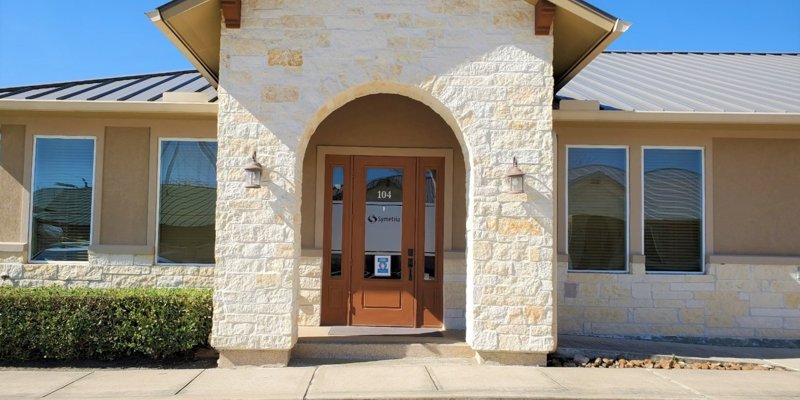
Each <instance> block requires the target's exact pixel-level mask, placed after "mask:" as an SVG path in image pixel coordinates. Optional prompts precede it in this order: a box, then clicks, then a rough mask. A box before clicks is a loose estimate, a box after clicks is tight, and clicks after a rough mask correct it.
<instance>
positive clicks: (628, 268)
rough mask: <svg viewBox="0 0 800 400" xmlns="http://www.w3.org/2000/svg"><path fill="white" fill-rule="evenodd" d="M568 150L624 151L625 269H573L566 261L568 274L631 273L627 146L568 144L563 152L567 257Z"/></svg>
mask: <svg viewBox="0 0 800 400" xmlns="http://www.w3.org/2000/svg"><path fill="white" fill-rule="evenodd" d="M570 149H623V150H625V268H623V269H620V270H603V269H573V268H572V266H571V264H572V263H571V262H570V261H567V272H568V273H589V274H592V273H595V274H596V273H603V274H629V273H630V272H631V256H630V253H631V233H630V230H631V190H630V186H631V185H630V183H631V173H630V171H631V155H630V146H628V145H596V144H568V145H566V146H565V151H564V211H565V213H564V217H565V222H566V224H565V229H564V231H565V232H564V233H565V236H566V238H565V240H564V243H565V248H564V251H565V252H566V254H567V257H569V215H570V214H569V153H570Z"/></svg>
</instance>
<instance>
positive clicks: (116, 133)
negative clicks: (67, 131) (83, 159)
mask: <svg viewBox="0 0 800 400" xmlns="http://www.w3.org/2000/svg"><path fill="white" fill-rule="evenodd" d="M104 147H105V148H104V149H103V151H104V157H103V160H104V165H103V206H102V210H103V213H102V215H101V216H100V244H127V245H146V244H147V202H148V189H149V185H148V181H149V178H150V174H149V164H150V128H146V127H139V128H123V127H108V128H106V133H105V146H104Z"/></svg>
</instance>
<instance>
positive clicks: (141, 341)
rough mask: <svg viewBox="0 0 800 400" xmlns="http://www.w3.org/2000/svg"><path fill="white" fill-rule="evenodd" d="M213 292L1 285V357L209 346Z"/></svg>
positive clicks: (156, 354) (89, 355) (103, 356)
mask: <svg viewBox="0 0 800 400" xmlns="http://www.w3.org/2000/svg"><path fill="white" fill-rule="evenodd" d="M211 296H212V292H211V290H208V289H64V288H31V289H28V288H0V360H5V361H24V360H41V359H56V360H76V359H91V360H115V359H120V358H125V357H148V358H165V357H168V356H170V355H175V354H177V353H181V352H186V351H188V350H190V349H192V348H194V347H196V346H203V345H207V344H208V337H209V334H210V333H211V310H212V307H211Z"/></svg>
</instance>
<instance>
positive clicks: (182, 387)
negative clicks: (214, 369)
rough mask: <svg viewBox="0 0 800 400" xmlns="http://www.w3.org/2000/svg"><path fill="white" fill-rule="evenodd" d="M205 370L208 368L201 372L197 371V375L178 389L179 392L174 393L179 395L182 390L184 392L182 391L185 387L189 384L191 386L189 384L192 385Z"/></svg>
mask: <svg viewBox="0 0 800 400" xmlns="http://www.w3.org/2000/svg"><path fill="white" fill-rule="evenodd" d="M203 372H206V370H205V369H203V370H201V371H200V372H198V373H197V375H195V376H194V378H192V379H190V380H189V382H186V384H185V385H183V386H181V388H180V389H178V391H177V392H175V394H174V395H173V396H177V395H178V393H180V392H182V391H183V389H186V387H187V386H189V385H191V384H192V382H194V380H195V379H197V378H198V377H199V376H200V375H202V374H203Z"/></svg>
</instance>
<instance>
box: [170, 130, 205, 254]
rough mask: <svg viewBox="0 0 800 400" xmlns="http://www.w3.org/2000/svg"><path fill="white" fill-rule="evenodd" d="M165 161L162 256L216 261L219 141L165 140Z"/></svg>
mask: <svg viewBox="0 0 800 400" xmlns="http://www.w3.org/2000/svg"><path fill="white" fill-rule="evenodd" d="M159 165H160V167H159V189H158V190H159V192H158V193H159V211H158V250H157V253H158V262H159V263H164V264H181V263H195V264H212V263H214V239H215V233H214V228H215V226H214V221H215V211H216V201H217V144H216V143H215V142H212V141H201V140H192V141H187V140H163V141H161V148H160V163H159Z"/></svg>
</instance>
